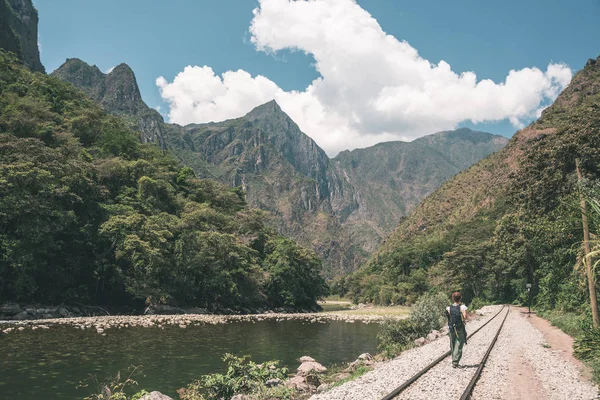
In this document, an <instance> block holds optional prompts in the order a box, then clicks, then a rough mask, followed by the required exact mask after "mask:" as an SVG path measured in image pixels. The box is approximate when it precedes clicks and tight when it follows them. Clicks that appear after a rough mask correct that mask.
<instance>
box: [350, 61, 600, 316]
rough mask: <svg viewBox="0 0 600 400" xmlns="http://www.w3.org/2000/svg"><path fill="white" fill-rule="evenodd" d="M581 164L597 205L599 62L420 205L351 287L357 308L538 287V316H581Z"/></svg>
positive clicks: (492, 296)
mask: <svg viewBox="0 0 600 400" xmlns="http://www.w3.org/2000/svg"><path fill="white" fill-rule="evenodd" d="M431 139H432V138H424V139H423V140H425V141H429V140H431ZM415 142H416V141H415ZM444 147H446V146H444ZM576 160H579V161H580V163H581V169H582V171H583V176H584V180H583V181H582V183H581V185H582V186H581V190H583V193H585V194H586V195H588V196H590V197H591V198H597V197H598V196H599V194H598V191H597V187H598V186H599V185H600V57H599V58H598V59H596V60H594V59H590V60H589V61H588V62H587V64H586V66H585V67H584V68H583V70H581V71H580V72H579V73H577V75H576V76H575V77H574V78H573V80H572V82H571V83H570V85H569V86H568V87H567V88H566V89H565V90H564V91H563V92H562V93H561V94H560V95H559V96H558V98H557V99H556V101H555V102H554V104H553V105H552V106H550V107H549V108H547V109H545V110H544V111H543V113H542V115H541V117H540V118H539V119H538V120H537V121H536V122H534V123H532V124H531V125H530V126H528V127H527V128H525V129H523V130H521V131H519V132H517V133H516V134H515V135H514V136H513V138H512V139H511V140H510V141H509V143H508V145H507V146H506V147H504V148H503V149H502V150H500V151H498V152H496V153H494V154H492V155H489V156H488V157H486V158H484V159H483V160H481V161H479V162H477V163H476V164H474V165H473V166H471V167H469V168H467V169H466V170H464V171H462V172H461V173H459V174H458V175H456V176H455V177H454V178H452V179H450V180H448V181H447V182H446V183H444V184H443V185H441V187H440V188H439V189H437V190H436V191H435V192H434V193H432V194H431V195H429V196H428V197H427V198H426V199H425V200H423V202H421V203H420V204H419V205H418V206H417V207H416V208H415V209H414V211H413V212H411V213H410V215H409V216H408V217H407V218H405V219H404V220H403V221H402V222H401V223H400V224H399V225H398V226H397V227H396V229H395V231H394V232H393V233H392V234H391V235H390V236H389V237H388V238H387V239H386V241H385V243H384V244H383V245H382V246H381V248H379V249H378V250H377V252H375V253H374V254H373V255H372V257H371V258H370V260H369V261H368V262H367V263H366V264H365V265H364V266H363V267H361V268H360V269H359V270H358V271H356V272H355V273H354V274H352V276H350V277H348V279H347V281H346V282H345V286H346V287H350V293H351V295H352V296H354V298H355V299H357V300H358V301H373V302H379V303H390V302H394V303H402V302H411V301H414V298H415V296H418V294H419V293H422V292H423V291H426V290H427V289H428V288H430V287H436V288H438V289H442V290H446V291H452V290H462V291H463V292H464V294H465V296H466V298H467V300H470V299H473V298H475V297H477V298H483V299H486V300H490V301H498V302H511V301H526V291H525V290H524V287H525V283H533V285H534V287H533V291H534V294H536V295H537V298H538V304H539V305H540V307H545V306H547V307H550V308H553V307H558V308H562V309H574V308H577V307H581V304H585V303H586V290H585V284H583V285H582V280H583V282H585V276H583V275H582V269H581V267H580V265H581V264H580V261H578V260H580V259H581V252H580V250H579V249H580V248H581V241H582V233H581V211H580V209H579V190H580V189H579V184H578V178H577V173H576Z"/></svg>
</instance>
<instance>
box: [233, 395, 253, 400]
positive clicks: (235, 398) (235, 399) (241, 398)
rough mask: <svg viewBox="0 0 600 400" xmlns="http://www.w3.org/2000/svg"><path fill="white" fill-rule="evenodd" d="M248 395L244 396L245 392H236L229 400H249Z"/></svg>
mask: <svg viewBox="0 0 600 400" xmlns="http://www.w3.org/2000/svg"><path fill="white" fill-rule="evenodd" d="M250 399H251V397H250V396H246V395H245V394H236V395H235V396H233V397H232V398H231V400H250Z"/></svg>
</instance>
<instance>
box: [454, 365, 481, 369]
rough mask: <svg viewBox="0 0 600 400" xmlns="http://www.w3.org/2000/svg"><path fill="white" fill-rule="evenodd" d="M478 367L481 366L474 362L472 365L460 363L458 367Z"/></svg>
mask: <svg viewBox="0 0 600 400" xmlns="http://www.w3.org/2000/svg"><path fill="white" fill-rule="evenodd" d="M478 367H479V364H472V365H468V364H466V365H459V366H458V368H465V369H466V368H478Z"/></svg>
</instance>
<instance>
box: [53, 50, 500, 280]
mask: <svg viewBox="0 0 600 400" xmlns="http://www.w3.org/2000/svg"><path fill="white" fill-rule="evenodd" d="M52 75H53V76H56V77H58V78H59V79H62V80H65V81H68V82H70V83H72V84H74V85H75V86H78V87H81V88H82V89H83V90H84V91H85V92H86V93H88V94H89V95H90V96H91V97H92V98H93V99H94V100H96V101H97V102H99V103H100V104H101V105H102V106H103V108H104V109H106V110H107V111H108V112H110V113H113V114H117V115H121V116H125V117H133V121H132V125H133V127H134V128H136V129H138V130H139V131H141V132H140V138H141V139H142V141H144V142H146V141H151V142H155V143H157V144H158V145H159V146H160V147H162V148H165V149H167V148H168V149H170V150H171V151H172V152H174V154H176V156H177V157H178V158H179V159H180V160H182V161H183V162H184V164H186V165H188V166H190V167H192V168H193V169H194V170H195V171H196V172H197V173H198V175H199V176H201V177H206V178H214V179H218V180H220V181H221V182H224V183H227V184H229V185H232V186H241V187H242V188H243V189H244V190H245V191H246V197H247V201H248V203H249V204H250V205H251V206H252V207H258V208H261V209H263V210H266V211H269V212H270V213H272V214H273V215H274V217H275V219H276V220H277V221H278V222H277V225H278V227H279V229H280V231H281V232H282V233H283V234H285V235H289V236H291V237H294V238H296V239H297V240H299V241H300V243H302V244H303V245H305V246H309V247H312V248H313V249H315V250H316V251H317V253H318V254H320V255H321V256H322V257H323V258H324V259H325V261H326V264H327V265H328V267H329V270H330V276H335V275H342V274H345V273H347V272H349V271H352V270H354V269H356V268H358V267H359V266H360V265H361V264H362V262H364V261H365V260H366V259H367V257H368V255H369V254H370V252H371V251H373V250H374V249H375V248H376V246H377V244H378V243H379V242H380V241H381V239H382V238H383V237H385V236H386V235H387V234H389V233H390V232H391V230H392V229H393V227H394V226H396V225H397V223H398V222H399V220H400V218H402V217H403V216H405V215H406V214H407V213H408V212H409V211H410V210H412V208H414V207H415V206H416V204H418V202H419V201H420V200H421V199H422V198H423V197H424V196H425V195H427V194H429V193H430V192H431V191H433V190H434V189H435V188H437V186H439V184H440V183H441V182H443V181H444V180H446V179H448V178H450V177H451V176H453V175H454V174H456V173H457V172H458V171H460V169H461V168H464V166H466V165H470V164H471V163H473V162H475V161H477V160H478V159H479V158H481V157H483V156H484V155H487V154H489V153H490V152H493V151H496V150H498V149H499V148H501V147H502V146H503V144H504V142H506V141H507V140H506V139H503V138H501V137H499V136H497V135H491V134H487V133H484V132H475V131H471V130H465V129H463V130H462V131H461V132H462V136H465V137H462V138H456V137H455V138H454V139H455V140H456V143H455V147H454V150H453V151H454V152H467V149H469V150H468V151H469V152H471V153H472V155H470V156H460V157H458V158H460V159H461V160H462V161H461V162H462V164H461V162H457V161H456V160H454V161H450V159H451V158H452V156H451V155H450V154H448V152H446V154H444V151H440V150H443V149H441V148H440V146H442V147H443V145H444V144H443V143H446V144H447V143H450V142H451V139H447V138H446V139H442V138H439V139H437V140H433V139H423V141H426V140H429V141H430V142H432V143H434V144H436V146H437V148H434V147H435V146H434V145H431V144H428V143H425V142H423V143H421V142H418V139H417V141H414V142H400V141H398V142H390V143H388V144H381V143H380V144H377V145H375V146H372V147H369V148H366V149H355V150H352V151H344V152H341V153H340V154H338V155H337V156H336V157H333V158H331V157H329V156H328V155H327V154H326V153H325V151H323V149H321V148H320V147H319V146H318V144H317V143H316V142H315V141H314V140H313V139H312V138H310V137H309V136H308V135H306V134H304V133H303V132H302V131H301V130H300V128H299V127H298V125H297V124H296V123H295V122H294V121H293V120H292V119H291V118H290V117H289V116H288V115H287V114H286V113H285V112H284V111H283V110H282V109H281V107H280V106H279V104H277V102H276V101H275V100H271V101H269V102H267V103H265V104H262V105H260V106H258V107H256V108H254V109H253V110H251V111H249V112H248V113H247V114H245V115H244V116H242V117H239V118H234V119H230V120H226V121H222V122H210V123H203V124H189V125H185V126H181V125H178V124H168V123H165V122H164V120H163V118H162V116H160V114H158V113H157V112H156V111H155V110H153V109H150V108H149V107H148V106H147V105H146V104H145V103H144V102H143V100H142V98H141V95H140V94H139V88H137V82H136V81H135V74H134V73H133V71H132V70H131V68H129V67H128V66H127V65H126V64H120V65H119V66H117V67H115V69H114V70H112V71H110V72H109V73H107V74H103V73H102V72H101V71H100V70H99V69H98V68H97V67H93V66H89V65H88V64H86V63H85V62H83V61H81V60H79V59H68V60H67V61H66V62H65V64H63V65H62V66H61V67H59V68H58V69H57V70H56V71H54V72H53V73H52ZM119 82H120V83H119ZM146 127H149V128H150V129H146ZM440 134H442V133H440ZM435 135H436V134H433V136H435ZM447 136H449V137H450V136H451V135H449V134H448V135H447ZM458 136H461V134H458ZM469 138H471V139H469ZM503 140H504V142H503ZM479 142H481V143H487V144H488V146H487V147H486V146H485V145H479V144H478V143H479ZM440 143H442V144H440ZM386 147H387V148H388V149H387V150H384V151H383V153H385V154H387V155H385V154H384V155H385V157H383V159H377V157H376V156H375V155H376V154H379V155H381V150H380V149H382V148H386ZM400 147H402V148H405V149H404V150H403V151H397V152H395V153H394V152H393V151H391V149H390V148H400ZM476 149H477V150H476ZM450 153H452V151H451V152H450ZM357 154H365V159H370V160H369V162H370V163H371V165H376V166H377V169H376V172H377V173H375V174H374V173H373V172H372V171H365V170H364V168H363V169H361V168H360V167H358V168H355V167H353V166H352V165H351V164H352V159H354V158H356V155H357ZM419 155H420V156H422V157H424V159H421V158H419V157H418V156H419ZM395 157H396V158H398V160H400V161H399V162H398V163H396V160H395V159H394V158H395ZM455 158H456V157H455ZM465 160H466V161H465ZM388 164H389V165H395V169H394V168H391V167H389V165H388ZM419 168H421V170H419ZM419 171H421V173H420V172H419ZM361 174H362V175H361ZM390 174H392V175H390ZM388 175H390V176H388ZM365 177H369V178H368V179H366V178H365Z"/></svg>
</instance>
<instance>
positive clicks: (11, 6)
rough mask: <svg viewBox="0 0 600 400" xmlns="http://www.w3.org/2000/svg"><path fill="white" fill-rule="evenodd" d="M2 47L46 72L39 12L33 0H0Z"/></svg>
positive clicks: (32, 66)
mask: <svg viewBox="0 0 600 400" xmlns="http://www.w3.org/2000/svg"><path fill="white" fill-rule="evenodd" d="M0 48H1V49H4V50H7V51H10V52H13V53H15V54H16V55H17V57H19V59H20V60H21V61H22V62H23V63H24V64H25V65H26V66H27V67H29V68H30V69H31V70H32V71H36V72H42V73H45V72H46V71H45V69H44V66H43V65H42V62H41V61H40V51H39V49H38V13H37V10H36V9H35V7H34V6H33V3H32V2H31V0H0Z"/></svg>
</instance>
